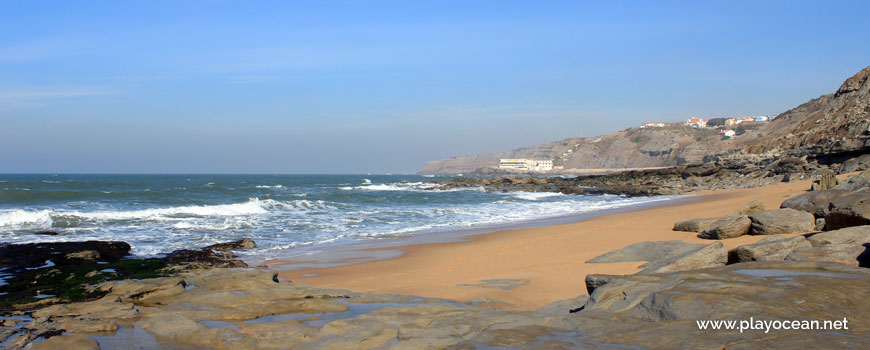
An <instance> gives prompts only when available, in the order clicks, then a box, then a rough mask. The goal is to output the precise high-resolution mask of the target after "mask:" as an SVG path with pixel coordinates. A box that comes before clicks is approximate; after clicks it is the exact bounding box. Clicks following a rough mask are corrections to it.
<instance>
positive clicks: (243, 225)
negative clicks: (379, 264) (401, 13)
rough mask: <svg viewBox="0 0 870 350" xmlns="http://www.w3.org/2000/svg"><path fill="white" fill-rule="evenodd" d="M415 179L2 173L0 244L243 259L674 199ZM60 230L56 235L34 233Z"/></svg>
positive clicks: (150, 254) (367, 176)
mask: <svg viewBox="0 0 870 350" xmlns="http://www.w3.org/2000/svg"><path fill="white" fill-rule="evenodd" d="M432 179H433V178H432V177H424V176H419V175H0V242H4V243H33V242H51V241H72V240H120V241H125V242H128V243H130V244H131V245H132V247H133V251H132V253H134V254H137V255H141V256H157V255H160V254H162V253H167V252H170V251H172V250H176V249H183V248H186V249H196V248H201V247H204V246H207V245H210V244H214V243H219V242H226V241H231V240H236V239H241V238H251V239H253V240H254V241H256V242H257V244H258V248H257V249H255V250H252V251H248V252H244V253H243V254H257V255H259V256H280V254H281V252H282V251H286V250H287V249H293V248H296V247H302V246H317V245H323V244H327V243H330V244H334V243H336V242H339V243H342V242H343V243H348V244H353V243H354V242H358V241H360V240H370V239H378V238H392V237H397V236H407V235H426V234H427V233H433V232H438V231H448V230H453V229H458V228H475V227H486V226H491V225H500V224H509V223H521V222H526V221H530V220H538V219H544V218H554V217H563V216H570V215H575V214H584V213H590V212H595V211H599V210H604V209H610V208H619V207H626V206H631V205H640V204H644V203H651V202H655V201H662V200H668V199H670V198H673V197H648V198H625V197H620V196H613V195H595V196H589V195H564V194H558V193H543V192H539V193H533V192H510V193H500V192H487V191H485V190H484V189H483V188H470V189H452V190H439V189H438V188H437V187H435V188H433V185H431V184H427V183H425V181H427V180H432ZM40 231H56V232H58V233H59V234H58V235H55V236H48V235H37V234H35V233H37V232H40Z"/></svg>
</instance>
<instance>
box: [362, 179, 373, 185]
mask: <svg viewBox="0 0 870 350" xmlns="http://www.w3.org/2000/svg"><path fill="white" fill-rule="evenodd" d="M362 183H363V184H364V185H371V184H372V180H369V179H362Z"/></svg>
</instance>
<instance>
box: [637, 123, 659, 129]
mask: <svg viewBox="0 0 870 350" xmlns="http://www.w3.org/2000/svg"><path fill="white" fill-rule="evenodd" d="M640 127H641V129H646V128H664V127H665V123H662V122H646V123H643V124H641V125H640Z"/></svg>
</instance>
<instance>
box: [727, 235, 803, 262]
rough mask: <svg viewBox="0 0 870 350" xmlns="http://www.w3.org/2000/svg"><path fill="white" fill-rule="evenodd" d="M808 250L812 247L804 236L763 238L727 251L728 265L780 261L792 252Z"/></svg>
mask: <svg viewBox="0 0 870 350" xmlns="http://www.w3.org/2000/svg"><path fill="white" fill-rule="evenodd" d="M810 248H812V245H811V244H810V242H809V241H807V239H806V237H804V236H796V237H792V238H786V237H780V236H771V237H765V238H764V239H762V240H760V241H758V242H757V243H755V244H747V245H742V246H739V247H737V248H734V249H732V250H730V251H728V264H736V263H741V262H750V261H782V260H785V257H786V256H788V255H789V254H791V253H792V252H795V251H801V250H807V249H810Z"/></svg>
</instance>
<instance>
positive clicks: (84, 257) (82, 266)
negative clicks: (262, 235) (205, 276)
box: [0, 239, 256, 309]
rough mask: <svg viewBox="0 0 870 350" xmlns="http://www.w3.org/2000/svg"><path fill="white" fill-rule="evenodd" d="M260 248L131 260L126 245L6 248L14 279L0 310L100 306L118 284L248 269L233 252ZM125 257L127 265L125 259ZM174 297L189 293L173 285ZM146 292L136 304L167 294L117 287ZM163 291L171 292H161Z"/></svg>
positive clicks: (238, 245)
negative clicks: (111, 284)
mask: <svg viewBox="0 0 870 350" xmlns="http://www.w3.org/2000/svg"><path fill="white" fill-rule="evenodd" d="M251 246H256V244H255V243H254V242H253V241H251V240H249V239H246V240H240V241H237V242H230V243H222V244H217V245H213V246H210V247H206V248H203V249H202V250H179V251H174V252H172V253H169V254H167V256H165V257H161V258H144V259H143V258H136V257H129V256H127V253H128V252H129V251H130V245H129V244H127V243H125V242H102V241H87V242H53V243H37V244H6V245H0V266H2V267H3V268H5V272H7V273H10V274H11V277H10V278H9V279H7V282H8V283H5V284H0V309H22V308H23V309H28V308H33V307H38V306H46V305H51V304H56V303H64V302H72V301H87V300H97V299H100V298H102V297H104V296H105V295H106V294H107V293H111V291H110V290H105V289H100V288H92V286H93V285H96V284H99V283H102V282H105V281H112V280H122V279H131V280H135V279H145V278H153V277H159V276H164V275H168V274H171V273H172V271H174V270H177V269H190V268H197V267H212V266H214V267H245V266H247V265H246V264H245V263H244V262H242V261H241V260H237V259H235V255H234V254H233V252H232V251H231V250H232V249H245V247H251ZM122 257H124V258H125V259H122ZM172 283H173V284H172V286H171V287H172V288H168V289H171V290H173V291H174V292H178V290H183V289H184V285H183V283H180V282H179V281H177V280H176V281H174V282H172ZM133 287H137V288H138V287H142V288H143V289H142V290H140V291H139V292H138V293H139V294H138V295H137V296H135V298H137V299H140V300H146V299H147V297H149V296H153V295H160V294H161V293H165V292H167V291H166V290H164V291H161V292H158V291H157V290H151V291H147V290H146V289H147V288H146V287H144V286H143V285H142V284H141V283H139V282H135V283H134V282H131V283H128V284H125V285H123V286H120V285H119V286H117V287H116V288H121V289H124V290H127V289H130V288H133ZM155 288H157V289H167V288H163V287H155Z"/></svg>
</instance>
